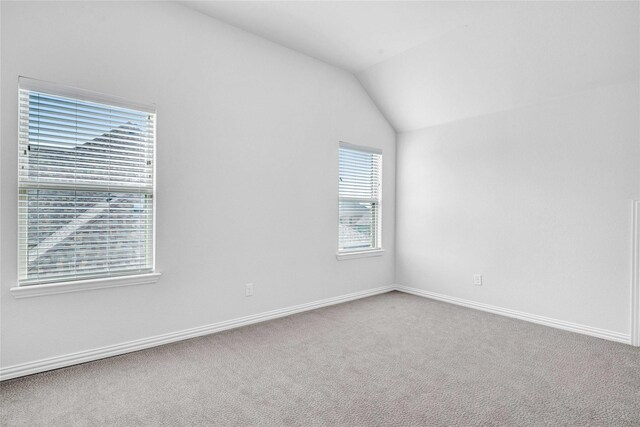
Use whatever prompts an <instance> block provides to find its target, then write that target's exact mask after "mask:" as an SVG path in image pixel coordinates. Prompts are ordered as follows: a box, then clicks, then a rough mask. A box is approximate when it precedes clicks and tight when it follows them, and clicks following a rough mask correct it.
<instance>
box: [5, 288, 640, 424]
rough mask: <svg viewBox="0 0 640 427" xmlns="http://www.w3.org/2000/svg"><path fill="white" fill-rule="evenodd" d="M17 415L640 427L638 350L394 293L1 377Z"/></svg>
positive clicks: (12, 419) (75, 420)
mask: <svg viewBox="0 0 640 427" xmlns="http://www.w3.org/2000/svg"><path fill="white" fill-rule="evenodd" d="M0 399H1V400H0V403H1V408H0V425H2V426H4V427H9V426H65V427H67V426H103V425H106V426H305V427H306V426H350V427H355V426H528V425H531V426H640V349H639V348H634V347H631V346H628V345H624V344H617V343H614V342H609V341H605V340H601V339H597V338H591V337H587V336H583V335H578V334H574V333H570V332H565V331H561V330H557V329H552V328H547V327H544V326H539V325H535V324H531V323H527V322H523V321H519V320H514V319H509V318H505V317H501V316H497V315H492V314H489V313H484V312H480V311H476V310H471V309H467V308H462V307H458V306H455V305H450V304H446V303H442V302H437V301H432V300H429V299H424V298H420V297H416V296H412V295H408V294H404V293H400V292H390V293H387V294H383V295H378V296H374V297H370V298H365V299H361V300H358V301H352V302H348V303H344V304H340V305H336V306H332V307H327V308H322V309H318V310H314V311H310V312H306V313H301V314H296V315H293V316H289V317H286V318H282V319H276V320H272V321H268V322H264V323H260V324H255V325H251V326H246V327H243V328H239V329H234V330H230V331H226V332H221V333H217V334H213V335H208V336H205V337H200V338H194V339H191V340H187V341H182V342H179V343H174V344H169V345H164V346H161V347H156V348H153V349H148V350H144V351H139V352H136V353H131V354H126V355H122V356H117V357H112V358H109V359H104V360H99V361H95V362H90V363H85V364H82V365H77V366H73V367H69V368H63V369H58V370H55V371H50V372H45V373H41V374H36V375H32V376H29V377H24V378H18V379H14V380H8V381H4V382H2V383H1V384H0Z"/></svg>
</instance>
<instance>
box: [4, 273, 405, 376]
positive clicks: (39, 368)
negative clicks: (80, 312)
mask: <svg viewBox="0 0 640 427" xmlns="http://www.w3.org/2000/svg"><path fill="white" fill-rule="evenodd" d="M393 290H395V287H394V286H381V287H379V288H374V289H368V290H365V291H360V292H354V293H351V294H347V295H341V296H337V297H333V298H327V299H323V300H320V301H314V302H310V303H306V304H300V305H295V306H293V307H287V308H282V309H278V310H272V311H267V312H264V313H259V314H254V315H251V316H245V317H239V318H237V319H232V320H227V321H224V322H218V323H213V324H210V325H205V326H200V327H197V328H191V329H185V330H183V331H178V332H172V333H168V334H162V335H157V336H154V337H150V338H143V339H139V340H134V341H129V342H125V343H122V344H116V345H110V346H106V347H102V348H97V349H93V350H86V351H79V352H77V353H72V354H66V355H63V356H56V357H50V358H47V359H41V360H36V361H34V362H27V363H21V364H18V365H13V366H8V367H6V368H3V369H2V370H1V371H0V381H3V380H8V379H11V378H17V377H22V376H25V375H31V374H36V373H38V372H44V371H50V370H52V369H58V368H63V367H65V366H71V365H77V364H79V363H84V362H90V361H92V360H98V359H104V358H105V357H111V356H117V355H120V354H125V353H130V352H133V351H138V350H143V349H145V348H150V347H156V346H159V345H163V344H169V343H172V342H176V341H182V340H185V339H189V338H195V337H199V336H202V335H208V334H212V333H215V332H220V331H225V330H227V329H233V328H238V327H240V326H246V325H251V324H253V323H258V322H264V321H267V320H272V319H277V318H279V317H285V316H289V315H292V314H295V313H301V312H303V311H309V310H314V309H316V308H321V307H327V306H330V305H334V304H339V303H342V302H347V301H352V300H356V299H360V298H365V297H369V296H372V295H378V294H382V293H385V292H390V291H393Z"/></svg>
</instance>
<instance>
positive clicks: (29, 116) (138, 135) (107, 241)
mask: <svg viewBox="0 0 640 427" xmlns="http://www.w3.org/2000/svg"><path fill="white" fill-rule="evenodd" d="M68 93H71V94H72V95H71V97H70V96H69V95H68ZM92 96H93V98H92ZM96 98H97V99H99V100H100V102H94V101H95V99H96ZM103 101H104V97H101V96H97V95H93V94H91V93H88V95H86V96H85V94H84V93H83V92H81V91H77V90H75V89H73V90H69V91H68V92H67V91H65V90H64V89H60V88H58V87H57V86H53V85H52V89H51V90H49V89H48V88H47V86H46V84H43V83H41V82H35V81H32V80H28V79H21V80H20V90H19V116H20V121H19V165H18V168H19V177H18V182H19V236H18V246H19V248H18V254H19V255H18V258H19V259H18V262H19V266H18V275H19V277H18V279H19V282H20V285H31V284H42V283H51V282H63V281H73V280H80V279H89V278H99V277H111V276H121V275H130V274H140V273H147V272H150V271H152V270H153V209H154V202H153V196H154V164H153V163H154V145H155V112H154V111H153V109H152V108H148V107H146V108H144V109H142V110H141V109H139V107H138V108H133V107H132V108H127V105H125V104H123V103H122V101H118V102H113V103H111V102H107V103H101V102H103Z"/></svg>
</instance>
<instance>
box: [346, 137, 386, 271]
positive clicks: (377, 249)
mask: <svg viewBox="0 0 640 427" xmlns="http://www.w3.org/2000/svg"><path fill="white" fill-rule="evenodd" d="M340 148H344V149H348V150H353V151H360V152H364V153H371V154H377V155H379V156H380V170H379V171H378V177H379V186H380V188H379V190H378V197H377V199H376V201H375V203H376V206H377V212H376V220H377V221H376V227H375V233H376V235H375V243H376V244H375V246H374V247H372V248H367V249H358V250H345V249H341V248H340V207H339V206H340V201H341V200H342V199H343V198H342V197H341V196H340V189H339V188H338V236H337V237H338V239H337V250H336V258H337V259H338V260H346V259H354V258H368V257H374V256H381V255H383V253H384V249H383V248H382V170H383V166H382V164H383V156H382V150H381V149H379V148H374V147H367V146H362V145H355V144H351V143H348V142H345V141H340V142H339V144H338V169H339V168H340V154H339V149H340ZM339 178H340V177H339V176H338V179H339ZM338 185H339V183H338Z"/></svg>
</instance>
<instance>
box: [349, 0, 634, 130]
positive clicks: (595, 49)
mask: <svg viewBox="0 0 640 427" xmlns="http://www.w3.org/2000/svg"><path fill="white" fill-rule="evenodd" d="M639 11H640V3H639V2H615V1H600V2H599V1H588V2H580V1H567V2H564V1H555V2H554V1H551V2H549V1H547V2H544V1H530V2H498V3H497V4H495V5H493V9H491V11H490V12H486V13H484V14H482V13H477V14H474V15H472V16H473V17H474V18H475V19H471V16H469V17H466V18H465V19H464V20H463V21H460V22H459V25H458V26H457V28H455V29H452V30H451V31H449V32H447V33H446V34H442V35H440V36H439V37H435V38H432V39H430V40H427V41H426V42H425V43H422V44H421V45H419V46H416V47H414V48H411V49H409V50H407V51H405V52H402V53H401V54H399V55H397V56H394V57H392V58H391V59H389V60H387V61H384V62H381V63H379V64H377V65H375V66H373V67H371V68H369V69H367V70H364V71H362V72H360V73H358V78H359V79H360V80H361V81H362V84H363V85H364V86H365V88H366V89H367V91H368V92H369V93H370V94H371V95H372V97H373V98H374V100H375V101H376V103H377V104H378V105H379V106H380V108H381V110H382V112H383V113H384V114H385V116H386V117H387V118H388V119H389V120H390V122H391V124H392V125H393V126H394V127H395V129H396V130H397V131H399V132H408V131H413V130H418V129H422V128H425V127H427V126H435V125H438V124H442V123H446V122H454V121H456V120H461V119H464V118H470V117H475V116H481V115H484V114H488V113H494V112H498V111H507V110H510V109H512V108H515V107H523V106H526V105H532V104H535V103H538V102H542V101H544V100H546V99H550V98H553V97H560V96H568V95H571V94H572V93H576V92H579V91H582V90H588V89H594V88H597V87H599V86H602V85H607V84H613V83H624V82H627V81H629V80H631V79H637V78H638V70H639V68H640V61H639V60H638V57H639V56H640V34H639V31H638V21H639V20H640V13H639Z"/></svg>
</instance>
